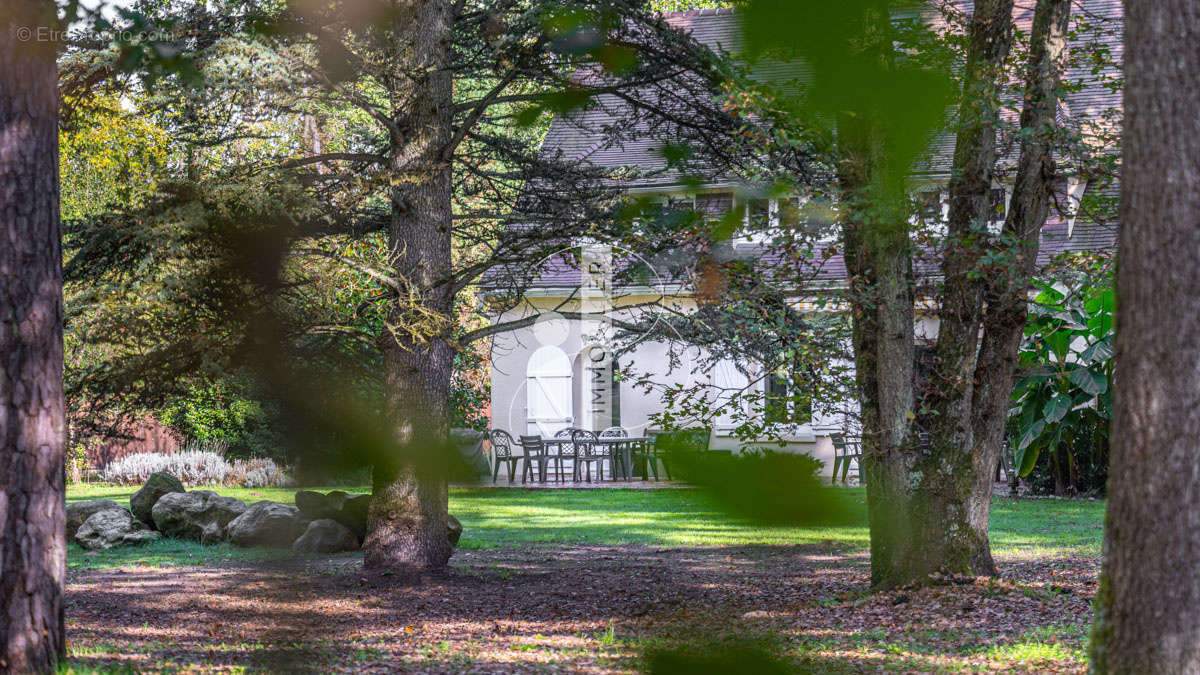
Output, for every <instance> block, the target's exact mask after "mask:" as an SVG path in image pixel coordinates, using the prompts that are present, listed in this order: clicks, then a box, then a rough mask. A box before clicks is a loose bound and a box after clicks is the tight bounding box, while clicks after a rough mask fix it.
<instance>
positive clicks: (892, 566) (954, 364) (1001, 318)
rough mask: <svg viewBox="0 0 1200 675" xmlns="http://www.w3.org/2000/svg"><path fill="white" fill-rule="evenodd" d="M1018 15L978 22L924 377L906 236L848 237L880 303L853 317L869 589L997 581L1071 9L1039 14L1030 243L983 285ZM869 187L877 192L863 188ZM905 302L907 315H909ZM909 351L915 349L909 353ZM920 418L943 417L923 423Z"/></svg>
mask: <svg viewBox="0 0 1200 675" xmlns="http://www.w3.org/2000/svg"><path fill="white" fill-rule="evenodd" d="M1012 10H1013V3H1012V2H1011V0H995V1H993V2H977V3H976V5H975V14H974V15H973V16H972V20H971V27H970V33H969V40H968V59H967V70H966V73H965V84H964V90H963V95H962V104H961V106H960V115H959V118H960V126H959V131H958V135H957V139H956V146H955V158H954V170H953V175H952V178H951V183H950V195H951V205H950V222H949V224H948V231H949V245H948V247H947V253H946V256H945V258H944V260H943V265H944V267H943V269H944V271H945V277H946V280H945V285H944V289H943V296H942V302H941V311H940V313H939V318H940V320H941V321H940V326H939V336H938V342H937V346H936V350H935V352H934V353H933V354H932V358H929V359H927V360H926V361H924V362H923V365H924V366H925V367H923V368H921V369H920V372H914V370H913V367H912V363H913V358H914V357H915V354H916V352H915V350H914V349H913V348H912V347H911V343H912V340H913V333H914V331H913V314H912V311H911V306H912V302H913V299H914V298H913V296H912V294H911V290H910V292H909V293H908V295H907V296H905V295H904V294H901V293H897V292H896V291H895V289H897V288H899V287H901V286H900V284H899V283H898V281H899V280H901V279H906V280H907V281H906V283H907V284H908V286H909V287H910V288H911V272H910V271H908V270H907V267H906V266H907V265H908V264H909V262H908V259H909V256H910V254H911V250H910V249H911V247H910V245H909V243H908V237H907V233H906V232H905V233H903V236H901V235H900V234H899V233H898V231H897V230H896V229H895V228H892V229H891V230H890V231H889V232H869V231H866V230H860V229H858V228H853V227H848V228H847V230H846V232H847V238H846V241H847V244H846V249H847V265H848V267H849V269H850V272H851V274H852V276H853V278H854V279H855V282H854V283H856V284H858V285H860V286H862V287H863V288H866V287H872V286H874V288H875V290H874V291H873V292H863V291H862V290H856V291H855V292H853V293H852V294H851V296H852V299H855V300H853V302H855V303H856V306H855V311H854V317H855V353H856V361H857V363H856V367H857V369H858V378H859V389H860V395H861V398H862V405H863V426H864V429H866V430H868V433H867V434H866V437H865V438H864V449H865V458H864V459H865V461H864V469H865V474H866V479H867V493H868V509H869V512H870V520H871V570H872V572H871V576H872V583H873V584H874V585H875V586H877V587H893V586H897V585H902V584H906V583H910V582H914V581H917V582H919V581H921V580H922V579H925V578H927V577H928V576H929V575H930V574H931V573H933V572H948V573H963V574H973V575H992V574H995V573H996V567H995V563H994V561H993V559H992V555H991V547H990V543H989V541H988V518H989V515H990V507H991V492H992V480H993V475H994V470H995V465H996V461H997V460H998V458H999V452H1000V447H1001V444H1002V442H1003V429H1004V416H1005V413H1006V411H1007V402H1008V395H1009V392H1010V390H1011V387H1012V377H1013V367H1014V364H1015V358H1016V352H1017V347H1018V345H1019V340H1020V336H1021V331H1022V330H1023V328H1024V321H1025V314H1024V313H1025V302H1026V297H1025V293H1026V291H1027V289H1028V286H1029V281H1030V277H1031V275H1032V273H1033V265H1034V262H1035V260H1036V257H1037V237H1038V233H1039V232H1040V230H1041V225H1042V223H1044V222H1045V219H1046V214H1047V211H1048V207H1049V195H1050V188H1051V181H1052V179H1053V171H1054V169H1053V162H1052V159H1051V155H1050V147H1049V141H1050V134H1051V131H1052V128H1053V124H1054V119H1055V116H1054V111H1055V106H1056V104H1057V98H1056V96H1057V93H1056V90H1057V88H1058V83H1059V77H1060V72H1061V57H1062V54H1063V49H1064V46H1065V30H1066V21H1067V17H1068V10H1069V2H1068V0H1039V2H1038V5H1037V8H1036V10H1035V19H1034V29H1033V32H1032V36H1031V41H1032V48H1031V53H1030V61H1031V64H1030V69H1029V73H1028V77H1027V80H1026V91H1027V99H1026V105H1025V108H1024V110H1023V111H1022V125H1023V126H1024V127H1026V128H1030V129H1035V130H1037V133H1036V134H1034V135H1033V136H1032V137H1030V138H1027V139H1026V140H1025V141H1024V143H1023V145H1022V155H1021V161H1020V170H1019V176H1018V180H1017V185H1016V188H1015V191H1014V196H1013V199H1012V202H1013V205H1014V206H1013V209H1012V213H1011V214H1010V218H1009V221H1008V222H1007V223H1006V226H1005V227H1006V228H1007V230H1008V233H1009V234H1010V235H1016V236H1019V237H1020V238H1021V242H1022V243H1021V245H1020V246H1019V247H1018V248H1019V250H1018V251H1016V252H1015V253H1016V255H1015V258H1014V259H1015V262H1014V264H1013V267H1012V269H1011V270H1010V272H1009V274H1008V275H1007V276H1006V277H1004V278H1003V279H993V280H989V282H988V283H984V282H983V281H981V280H978V279H977V277H978V271H979V260H980V258H981V257H982V256H983V254H984V252H985V250H986V248H987V247H988V246H989V243H988V238H989V237H988V233H987V223H988V221H989V219H990V215H991V206H990V200H989V192H990V190H991V186H992V180H993V174H994V166H995V161H996V136H995V133H996V127H997V124H998V122H999V100H1000V94H1001V87H1002V84H1003V77H1004V62H1005V59H1006V58H1007V56H1008V51H1009V47H1010V45H1011V41H1012V19H1011V17H1012ZM842 131H843V130H842V129H839V139H840V142H841V143H842V146H841V148H842V150H843V152H846V151H849V152H851V153H854V155H855V156H856V157H857V158H858V165H860V166H868V167H869V166H870V164H869V163H868V164H865V165H864V164H863V162H862V159H863V158H864V157H869V156H870V153H869V151H868V150H869V145H865V144H862V143H859V144H857V146H856V145H855V144H853V143H849V142H848V141H850V140H852V139H853V138H854V136H852V135H847V134H844V133H842ZM854 165H855V164H854V163H847V164H846V165H844V166H843V174H842V176H840V179H841V182H842V184H843V188H844V189H846V188H850V189H852V190H853V189H854V186H855V180H853V179H854V175H853V174H852V173H850V174H848V173H847V172H846V171H845V168H846V167H847V166H854ZM860 173H864V172H862V171H860ZM865 173H869V171H867V172H865ZM857 182H858V184H859V185H867V184H869V182H870V181H869V178H865V177H861V176H860V177H859V179H858V181H857ZM850 204H851V205H852V204H853V202H850ZM847 212H848V214H850V221H856V220H862V218H858V217H856V216H854V215H853V213H852V209H847ZM884 229H885V230H886V229H888V228H884ZM905 274H907V275H908V276H904V275H905ZM985 293H986V294H987V295H986V297H987V299H988V303H989V307H990V305H991V303H995V308H994V310H995V311H994V312H990V313H989V315H988V318H987V321H986V322H985V321H984V318H983V317H984V312H983V307H984V297H985ZM905 302H907V303H908V304H907V309H904V308H903V306H902V305H903V303H905ZM981 329H982V330H983V336H984V337H983V340H982V347H981V344H980V332H981ZM901 340H903V341H907V342H908V343H909V345H910V346H909V347H908V348H907V349H901V348H900V347H899V345H898V342H899V341H901ZM892 342H896V343H897V344H895V345H893V344H890V343H892ZM981 349H982V353H981ZM914 389H915V390H917V391H920V392H922V398H921V403H920V405H919V406H915V405H914V398H915V396H914ZM914 407H916V408H920V409H922V410H932V411H934V412H933V413H930V414H926V413H921V412H919V411H915V410H914ZM981 420H982V421H981ZM875 430H877V431H875ZM918 430H920V431H924V432H927V434H921V433H918Z"/></svg>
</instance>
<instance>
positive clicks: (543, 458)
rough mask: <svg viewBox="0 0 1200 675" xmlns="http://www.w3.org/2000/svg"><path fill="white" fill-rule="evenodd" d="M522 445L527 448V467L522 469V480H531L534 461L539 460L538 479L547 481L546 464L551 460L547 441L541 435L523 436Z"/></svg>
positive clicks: (525, 481)
mask: <svg viewBox="0 0 1200 675" xmlns="http://www.w3.org/2000/svg"><path fill="white" fill-rule="evenodd" d="M521 447H523V448H525V468H524V469H523V470H522V471H521V482H523V483H528V482H529V477H530V476H531V475H533V463H534V462H537V465H538V468H537V472H538V477H537V480H539V481H541V482H543V483H545V482H546V464H547V463H548V462H549V460H550V454H549V452H547V450H546V442H545V441H543V440H542V437H541V436H521Z"/></svg>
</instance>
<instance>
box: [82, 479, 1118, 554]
mask: <svg viewBox="0 0 1200 675" xmlns="http://www.w3.org/2000/svg"><path fill="white" fill-rule="evenodd" d="M136 489H137V488H136V487H135V486H113V485H82V486H72V487H70V488H69V489H68V490H67V501H68V502H72V501H78V500H83V499H112V500H115V501H117V502H119V503H121V504H126V503H128V500H129V497H130V495H132V494H133V493H134V492H135V491H136ZM209 489H212V490H214V491H216V492H219V493H220V494H222V495H226V496H230V497H237V498H238V499H241V500H243V501H246V502H248V503H250V502H254V501H258V500H261V499H269V500H272V501H279V502H284V503H291V502H292V499H293V495H294V494H295V490H294V489H290V488H237V487H213V488H209ZM314 489H318V490H321V491H328V490H332V489H342V490H345V491H347V492H358V493H363V492H367V490H368V488H366V487H349V488H345V487H344V488H314ZM845 496H846V497H848V498H849V501H850V502H851V507H852V508H851V520H850V522H849V523H848V524H844V525H836V526H831V525H824V526H806V527H795V526H782V525H762V524H757V523H751V522H747V521H744V520H741V519H738V518H735V517H732V516H730V515H728V514H727V513H725V512H724V511H723V510H722V509H720V508H719V507H718V506H717V504H716V503H715V502H713V501H712V500H711V499H710V498H709V497H708V496H707V495H706V494H705V493H703V492H700V491H697V490H687V489H671V490H636V489H596V490H522V489H492V488H480V487H464V488H454V489H452V490H451V492H450V512H451V513H453V514H454V515H456V516H457V517H458V518H459V520H461V521H462V523H463V527H464V533H463V537H462V540H461V541H460V542H459V545H460V546H462V547H463V548H473V549H487V548H511V547H520V546H527V545H529V544H547V545H550V544H553V545H572V544H580V545H610V546H611V545H623V544H635V545H644V546H653V547H688V546H745V545H793V544H816V543H824V544H826V545H830V544H832V545H833V546H835V547H837V548H838V549H840V550H842V551H845V552H854V551H865V549H866V547H867V545H868V542H869V538H868V532H867V526H866V504H865V502H866V495H865V492H864V491H863V490H862V489H861V488H851V489H847V490H846V492H845ZM1103 522H1104V504H1103V502H1097V501H1069V500H1060V499H1007V498H999V497H998V498H995V499H994V500H993V502H992V532H991V535H992V544H993V548H994V552H995V553H996V554H998V555H1017V556H1021V557H1043V556H1057V555H1075V554H1084V555H1098V554H1099V547H1100V541H1101V539H1102V534H1103ZM291 555H292V554H291V552H290V551H286V550H284V551H271V550H265V549H239V548H235V547H232V546H229V545H221V546H201V545H199V544H195V543H191V542H183V541H176V540H167V541H162V542H158V543H155V544H152V545H149V546H146V547H143V548H133V549H117V550H113V551H104V552H99V553H96V554H85V553H84V551H83V550H82V549H80V548H79V547H77V546H75V545H72V546H71V548H70V555H69V558H68V559H69V563H70V566H71V567H72V568H96V567H106V566H113V565H128V564H143V565H151V566H166V565H172V564H185V565H186V564H212V563H220V562H223V561H239V560H240V561H247V560H262V559H272V558H279V557H290V556H291Z"/></svg>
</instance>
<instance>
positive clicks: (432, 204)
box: [363, 0, 454, 569]
mask: <svg viewBox="0 0 1200 675" xmlns="http://www.w3.org/2000/svg"><path fill="white" fill-rule="evenodd" d="M394 7H395V11H396V16H395V18H394V23H393V28H392V39H393V41H394V42H393V44H394V45H395V50H394V59H395V76H394V79H393V81H392V82H391V83H390V86H391V87H392V90H393V92H392V93H393V106H392V108H393V114H394V118H395V119H396V120H397V126H398V127H399V129H400V131H401V133H403V134H404V137H403V138H393V139H392V146H391V147H392V149H391V169H392V172H393V176H394V177H393V186H394V187H393V190H392V204H393V206H392V224H391V231H390V244H391V250H392V255H393V256H394V260H395V262H394V265H395V270H396V277H397V278H398V279H399V280H400V284H401V287H402V290H403V292H401V293H400V294H399V297H398V298H397V299H396V300H395V302H394V303H393V307H392V309H391V312H390V321H389V323H390V326H389V330H387V331H385V333H384V337H383V342H382V345H381V349H382V351H383V357H384V368H385V379H386V388H387V406H388V414H389V417H390V420H391V422H392V424H394V425H395V428H396V441H397V443H398V446H399V447H398V451H397V456H396V457H394V458H393V461H386V460H385V461H381V462H379V463H377V464H376V466H375V475H374V490H373V496H372V500H371V507H370V511H369V513H368V518H367V530H368V532H367V537H366V541H365V542H363V552H364V560H365V564H366V565H367V566H368V567H372V568H412V569H440V568H443V567H445V565H446V562H447V561H448V560H449V558H450V554H451V553H452V552H453V547H452V546H451V544H450V540H449V538H448V537H447V527H446V523H447V485H446V468H447V461H446V458H445V457H444V456H442V455H441V453H442V452H444V451H445V449H446V448H447V447H448V445H447V439H448V437H449V431H450V430H449V424H450V421H449V412H448V406H449V400H450V377H451V374H452V367H453V361H454V350H453V348H452V346H451V344H450V342H449V338H450V334H451V330H452V326H453V319H454V317H453V313H452V310H453V302H454V297H453V291H452V286H451V284H449V283H446V282H447V280H449V279H450V278H451V271H452V268H451V238H450V237H451V235H450V233H451V189H452V188H451V173H450V163H449V162H448V161H447V160H446V159H445V158H443V156H442V155H443V152H444V151H445V149H446V148H447V147H448V145H449V143H450V140H451V138H452V135H453V126H452V125H453V118H452V115H453V109H454V105H453V96H452V94H453V91H452V86H453V83H452V79H451V75H450V71H449V69H448V68H447V66H448V64H449V63H450V58H451V55H450V35H451V30H452V22H453V13H452V12H453V10H452V5H451V3H450V2H448V1H447V0H410V1H405V2H396V3H395V5H394Z"/></svg>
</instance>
